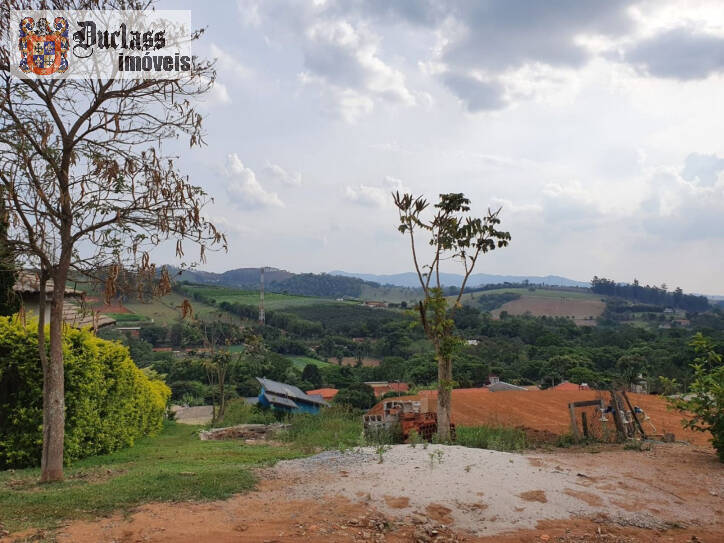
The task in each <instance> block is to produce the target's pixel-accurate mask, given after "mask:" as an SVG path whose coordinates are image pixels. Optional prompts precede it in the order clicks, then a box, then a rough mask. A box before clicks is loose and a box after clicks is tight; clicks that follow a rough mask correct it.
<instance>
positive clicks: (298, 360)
mask: <svg viewBox="0 0 724 543" xmlns="http://www.w3.org/2000/svg"><path fill="white" fill-rule="evenodd" d="M287 358H288V359H289V360H291V361H292V364H294V367H295V368H297V369H300V370H303V369H304V366H306V365H307V364H312V365H313V366H317V367H318V368H326V367H328V366H331V364H330V363H329V362H324V361H323V360H317V359H316V358H310V357H308V356H287Z"/></svg>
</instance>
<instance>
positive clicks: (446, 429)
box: [437, 354, 452, 442]
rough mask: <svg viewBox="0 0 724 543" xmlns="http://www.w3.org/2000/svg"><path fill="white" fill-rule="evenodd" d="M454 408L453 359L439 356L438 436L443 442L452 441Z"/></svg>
mask: <svg viewBox="0 0 724 543" xmlns="http://www.w3.org/2000/svg"><path fill="white" fill-rule="evenodd" d="M451 409H452V360H451V359H450V358H449V357H444V356H442V355H439V354H438V357H437V436H438V437H439V438H440V441H441V442H446V441H450V418H451V413H450V411H451Z"/></svg>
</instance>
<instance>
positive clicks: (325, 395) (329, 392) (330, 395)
mask: <svg viewBox="0 0 724 543" xmlns="http://www.w3.org/2000/svg"><path fill="white" fill-rule="evenodd" d="M337 392H339V390H337V389H336V388H318V389H316V390H307V395H308V396H321V397H322V399H323V400H324V401H325V402H328V401H331V400H332V399H334V397H335V396H336V395H337Z"/></svg>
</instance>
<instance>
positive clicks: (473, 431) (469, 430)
mask: <svg viewBox="0 0 724 543" xmlns="http://www.w3.org/2000/svg"><path fill="white" fill-rule="evenodd" d="M455 433H456V439H455V445H461V446H463V447H472V448H475V449H492V450H494V451H520V450H522V449H527V448H529V443H528V438H527V437H526V435H525V432H524V431H523V430H521V429H519V428H506V427H504V426H458V427H456V428H455Z"/></svg>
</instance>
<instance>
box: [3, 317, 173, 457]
mask: <svg viewBox="0 0 724 543" xmlns="http://www.w3.org/2000/svg"><path fill="white" fill-rule="evenodd" d="M34 324H35V323H28V326H25V325H23V324H22V323H21V322H20V321H19V319H16V318H12V317H0V469H7V468H20V467H27V466H38V465H39V464H40V457H41V445H42V431H41V428H42V401H43V400H42V393H41V391H42V387H43V372H42V368H41V364H40V358H39V356H38V334H37V328H36V327H35V326H34ZM63 350H64V354H65V356H64V360H63V363H64V365H65V392H66V409H67V416H66V432H65V447H64V461H65V463H66V464H68V463H70V462H72V461H73V460H77V459H79V458H83V457H85V456H92V455H97V454H105V453H109V452H112V451H115V450H117V449H120V448H123V447H128V446H130V445H133V443H134V441H135V440H136V439H138V438H140V437H142V436H145V435H149V434H154V433H156V432H158V431H159V430H160V429H161V425H162V423H163V419H164V415H165V411H166V403H167V401H168V398H169V396H170V390H169V388H168V387H167V386H166V385H165V384H164V383H163V382H161V381H153V380H150V379H149V378H148V377H147V376H146V375H145V374H144V373H143V372H142V371H141V370H139V369H138V368H137V367H136V366H135V364H134V363H133V361H132V360H131V358H130V356H129V353H128V350H127V349H126V348H125V347H123V346H122V345H120V344H118V343H115V342H110V341H106V340H103V339H99V338H97V337H95V336H94V335H93V334H92V333H91V332H89V331H87V330H82V331H81V330H74V329H70V328H67V329H66V330H65V333H64V335H63Z"/></svg>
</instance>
